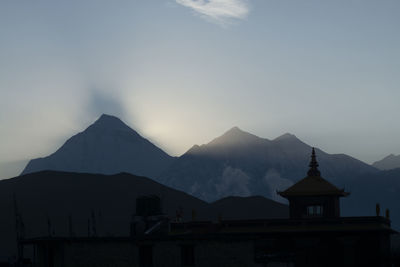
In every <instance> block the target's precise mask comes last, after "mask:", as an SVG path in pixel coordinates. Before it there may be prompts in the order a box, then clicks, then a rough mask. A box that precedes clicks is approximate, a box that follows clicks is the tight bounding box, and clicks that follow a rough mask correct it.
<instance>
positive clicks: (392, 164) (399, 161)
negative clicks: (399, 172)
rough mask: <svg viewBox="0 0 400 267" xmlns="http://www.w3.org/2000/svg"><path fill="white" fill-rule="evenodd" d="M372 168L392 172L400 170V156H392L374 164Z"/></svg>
mask: <svg viewBox="0 0 400 267" xmlns="http://www.w3.org/2000/svg"><path fill="white" fill-rule="evenodd" d="M372 166H374V167H375V168H377V169H380V170H392V169H396V168H400V155H397V156H396V155H393V154H390V155H389V156H387V157H385V158H383V159H381V160H378V161H376V162H374V163H373V164H372Z"/></svg>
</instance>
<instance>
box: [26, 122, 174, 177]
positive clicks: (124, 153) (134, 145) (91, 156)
mask: <svg viewBox="0 0 400 267" xmlns="http://www.w3.org/2000/svg"><path fill="white" fill-rule="evenodd" d="M173 160H174V157H171V156H169V155H168V154H167V153H166V152H164V151H163V150H162V149H160V148H158V147H157V146H155V145H154V144H152V143H151V142H150V141H149V140H147V139H145V138H143V137H142V136H141V135H140V134H139V133H137V132H136V131H135V130H133V129H132V128H130V127H129V126H128V125H126V124H125V123H124V122H122V121H121V120H120V119H119V118H117V117H115V116H111V115H106V114H103V115H102V116H100V117H99V118H98V119H97V120H96V121H95V122H94V123H93V124H91V125H90V126H88V127H87V128H86V129H85V130H84V131H82V132H79V133H77V134H75V135H73V136H72V137H71V138H69V139H68V140H67V141H66V142H65V143H64V144H63V145H62V146H61V147H60V148H59V149H57V151H55V152H54V153H52V154H50V155H49V156H47V157H43V158H37V159H33V160H31V161H29V163H28V164H27V166H26V167H25V169H24V170H23V171H22V173H21V174H26V173H32V172H36V171H40V170H46V169H48V170H57V171H73V172H84V173H103V174H113V173H119V172H124V171H125V172H129V173H134V174H138V175H144V176H155V175H156V174H158V173H159V172H161V171H162V170H163V169H165V168H166V167H167V166H168V165H169V164H170V163H171V162H172V161H173Z"/></svg>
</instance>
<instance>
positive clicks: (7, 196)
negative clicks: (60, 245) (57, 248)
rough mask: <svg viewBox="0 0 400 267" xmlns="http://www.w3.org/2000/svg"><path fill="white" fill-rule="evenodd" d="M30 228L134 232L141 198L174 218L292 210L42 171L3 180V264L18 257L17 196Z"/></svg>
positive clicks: (280, 214) (148, 183) (132, 181)
mask: <svg viewBox="0 0 400 267" xmlns="http://www.w3.org/2000/svg"><path fill="white" fill-rule="evenodd" d="M14 193H15V196H16V202H17V207H18V210H19V211H20V213H21V215H22V218H23V222H24V224H25V229H26V230H25V232H26V237H37V236H48V233H49V225H48V219H49V220H50V233H52V234H53V235H54V236H60V235H63V236H66V235H68V234H69V226H68V225H69V216H70V218H71V221H72V229H73V232H74V234H75V235H76V236H87V232H88V230H87V229H88V220H91V221H93V219H92V218H93V217H94V218H95V221H96V226H97V227H96V228H97V234H98V235H99V236H122V235H125V236H126V235H128V234H129V223H130V221H131V218H132V215H133V214H134V213H135V200H136V198H137V197H138V196H141V195H148V194H156V195H159V196H160V197H161V199H162V205H163V210H164V212H165V213H166V214H168V215H169V217H170V218H171V219H172V220H173V219H174V218H175V217H176V211H177V210H182V211H183V218H184V220H188V219H191V216H192V210H195V211H196V212H195V213H196V219H198V220H217V218H218V217H221V218H222V219H255V218H284V217H287V216H288V207H287V206H286V205H283V204H280V203H277V202H275V201H272V200H269V199H266V198H264V197H251V198H240V197H233V198H227V199H223V200H220V201H218V202H216V203H210V204H209V203H207V202H204V201H202V200H200V199H197V198H195V197H193V196H191V195H188V194H186V193H184V192H181V191H177V190H175V189H172V188H169V187H166V186H164V185H162V184H159V183H157V182H155V181H153V180H151V179H148V178H145V177H139V176H135V175H131V174H127V173H121V174H116V175H100V174H85V173H67V172H55V171H42V172H37V173H31V174H27V175H23V176H19V177H16V178H11V179H7V180H1V181H0V236H1V238H0V260H1V259H3V260H6V259H7V258H8V257H10V256H11V255H12V254H14V253H15V248H16V247H15V244H16V243H15V231H14V229H15V225H14V223H15V217H14V210H13V194H14Z"/></svg>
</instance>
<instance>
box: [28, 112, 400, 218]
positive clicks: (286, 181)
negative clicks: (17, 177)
mask: <svg viewBox="0 0 400 267" xmlns="http://www.w3.org/2000/svg"><path fill="white" fill-rule="evenodd" d="M310 152H311V146H309V145H308V144H305V143H304V142H302V141H301V140H299V139H298V138H297V137H296V136H294V135H292V134H284V135H282V136H280V137H278V138H276V139H273V140H269V139H265V138H260V137H258V136H255V135H253V134H250V133H247V132H245V131H242V130H240V129H239V128H237V127H234V128H232V129H230V130H229V131H227V132H226V133H224V134H223V135H222V136H220V137H217V138H215V139H214V140H212V141H211V142H209V143H207V144H204V145H201V146H198V145H195V146H193V147H192V148H191V149H189V150H188V151H187V152H186V153H185V154H183V155H182V156H180V157H178V158H173V157H170V156H168V155H167V154H166V153H165V152H163V151H162V150H161V149H159V148H157V147H156V146H154V145H153V144H151V143H150V142H149V141H148V140H146V139H144V138H143V137H141V136H140V135H138V134H137V133H136V132H135V131H134V130H132V129H131V128H129V127H128V126H126V125H125V124H124V123H123V122H122V121H120V120H119V119H118V118H116V117H112V116H107V115H103V116H101V118H100V119H99V120H98V121H96V122H95V123H94V124H93V125H92V126H90V127H88V129H86V130H85V131H84V132H82V133H79V134H77V135H76V136H74V137H72V138H70V139H69V140H68V141H67V142H66V143H65V144H64V145H63V146H62V147H61V148H60V149H59V150H58V151H57V152H55V153H54V154H52V155H50V156H48V157H46V158H43V159H37V160H33V161H31V162H30V163H29V164H28V166H27V167H26V169H25V170H24V172H23V173H29V172H33V171H37V170H46V169H50V170H63V171H72V172H91V173H104V174H112V173H119V172H123V171H124V172H130V173H133V174H141V175H142V174H145V175H147V176H148V177H150V178H152V179H153V180H155V181H157V182H160V183H162V184H164V185H167V186H170V187H172V188H175V189H178V190H182V191H184V192H186V193H188V194H191V195H193V196H195V197H198V198H200V199H202V200H205V201H208V202H212V201H216V200H218V199H220V198H223V197H227V196H254V195H261V196H264V197H267V198H270V199H274V200H277V201H284V200H283V199H281V198H280V197H278V195H277V194H276V191H277V190H282V189H285V188H287V187H289V186H290V185H292V184H293V183H294V182H296V181H298V180H300V179H302V178H303V177H304V176H305V175H306V172H307V169H308V163H309V159H310ZM316 153H317V160H318V162H319V164H320V170H321V173H322V176H323V177H324V178H325V179H327V180H328V181H330V182H332V183H333V184H335V185H336V186H338V187H342V188H343V187H345V189H346V190H347V191H350V193H351V194H350V196H349V197H346V198H345V199H344V200H342V203H344V205H342V211H343V214H344V215H345V216H356V215H357V216H358V215H374V214H375V204H376V203H377V202H379V203H381V207H382V210H384V209H386V208H390V209H391V210H392V211H393V212H392V218H393V219H394V221H395V222H396V223H398V224H399V225H400V213H398V212H396V210H398V209H399V204H398V203H400V195H399V194H397V192H399V190H400V179H399V177H400V169H395V170H392V171H387V172H384V171H380V170H378V169H377V168H375V167H373V166H371V165H368V164H366V163H364V162H362V161H359V160H357V159H355V158H352V157H350V156H347V155H344V154H328V153H325V152H324V151H321V150H319V149H316Z"/></svg>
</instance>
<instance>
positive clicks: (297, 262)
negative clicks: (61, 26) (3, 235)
mask: <svg viewBox="0 0 400 267" xmlns="http://www.w3.org/2000/svg"><path fill="white" fill-rule="evenodd" d="M277 193H278V194H279V195H281V196H282V197H285V198H287V199H288V200H289V209H290V217H289V218H286V219H268V220H218V221H216V222H213V221H188V222H182V221H175V222H172V221H171V220H169V219H168V218H167V216H165V215H164V214H163V213H162V212H161V205H160V199H159V198H158V197H156V196H146V197H142V198H139V199H137V203H136V214H135V216H134V217H133V219H132V222H131V235H130V236H126V237H105V236H102V237H101V236H96V237H76V236H74V237H55V236H52V237H44V238H33V239H24V240H21V241H20V243H21V245H22V246H25V247H29V246H30V247H33V251H34V253H33V260H32V261H33V263H34V266H38V267H61V266H62V267H69V266H71V267H72V266H74V267H79V266H121V267H122V266H138V267H161V266H207V267H210V266H229V267H232V266H271V267H272V266H291V267H293V266H296V267H298V266H301V267H302V266H310V267H314V266H315V267H317V266H335V267H337V266H378V267H379V266H381V267H383V266H392V262H391V258H390V235H391V234H392V233H394V232H395V231H393V230H392V229H391V226H390V220H389V218H385V217H382V216H378V214H377V216H369V217H341V216H340V201H339V198H340V197H345V196H347V195H348V193H347V192H345V191H344V190H343V189H338V188H337V187H336V186H334V185H332V184H331V183H329V182H328V181H327V180H325V179H324V178H322V177H321V174H320V171H319V170H318V163H317V160H316V155H315V151H314V149H313V151H312V156H311V162H310V169H309V171H308V173H307V176H306V177H305V178H304V179H302V180H300V181H299V182H297V183H296V184H294V185H293V186H291V187H289V188H288V189H286V190H285V191H282V192H277ZM255 208H256V207H255ZM260 212H263V211H260Z"/></svg>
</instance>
